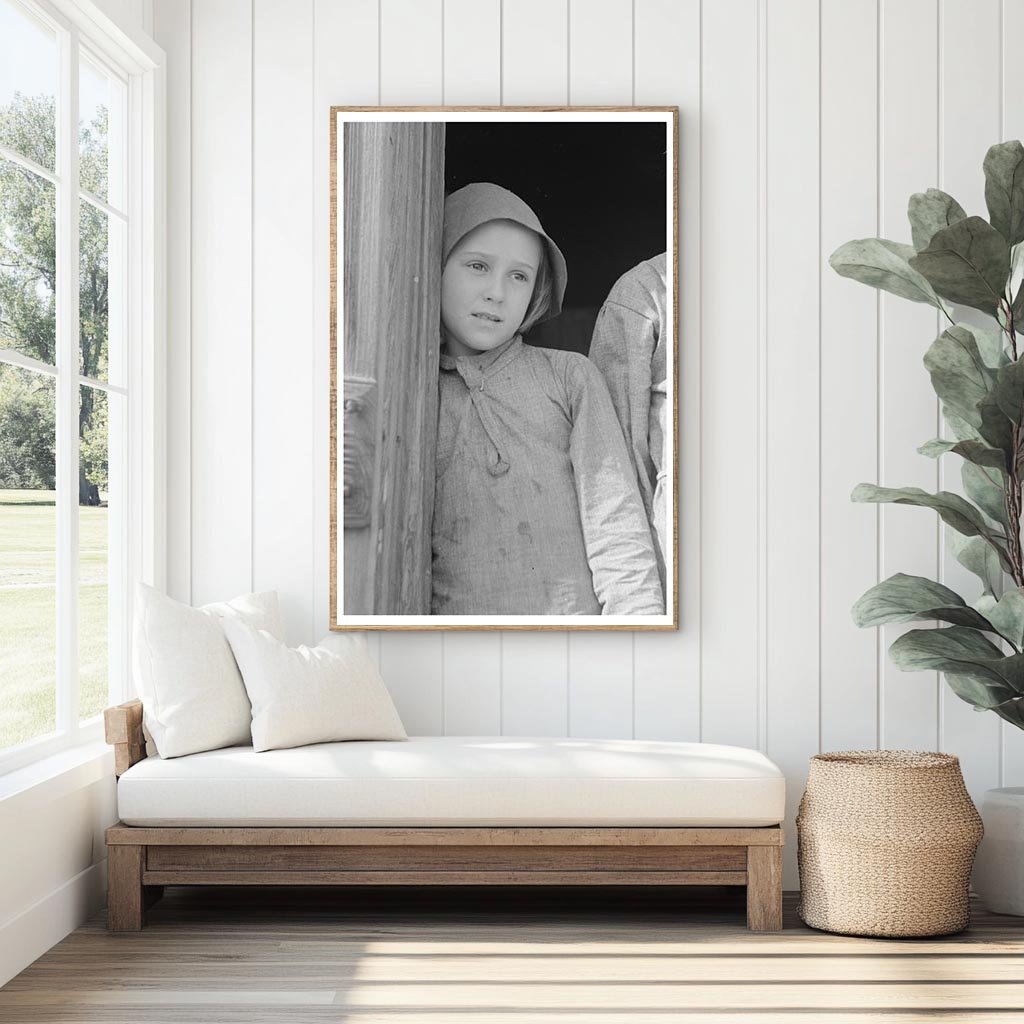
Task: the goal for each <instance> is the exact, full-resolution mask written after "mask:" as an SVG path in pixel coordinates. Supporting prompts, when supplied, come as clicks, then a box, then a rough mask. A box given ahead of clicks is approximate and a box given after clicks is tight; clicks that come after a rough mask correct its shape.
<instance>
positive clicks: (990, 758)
mask: <svg viewBox="0 0 1024 1024" xmlns="http://www.w3.org/2000/svg"><path fill="white" fill-rule="evenodd" d="M999 8H1000V0H942V3H941V4H940V7H939V16H940V22H939V45H940V54H939V75H940V86H939V89H940V92H939V97H940V99H939V119H940V120H939V132H940V143H941V152H940V161H941V163H940V166H939V179H938V185H939V187H940V188H942V189H944V190H945V191H947V192H949V193H950V195H952V196H955V197H956V198H957V200H959V202H960V203H961V205H962V206H963V207H964V209H965V210H967V211H968V212H969V213H972V214H981V215H982V216H985V215H986V209H985V185H984V182H985V179H984V175H983V173H982V168H981V164H982V160H983V158H984V156H985V151H986V150H987V149H988V147H989V146H990V145H991V144H992V143H993V142H994V141H995V140H996V139H997V138H998V137H999V90H1000V81H999V61H998V60H997V59H993V58H994V57H996V55H997V52H998V39H999V13H1000V11H999ZM964 67H970V68H971V69H972V70H971V74H970V75H964V74H963V68H964ZM956 318H957V319H958V320H964V321H972V322H975V323H978V324H979V325H982V326H988V327H990V328H993V329H994V328H995V322H994V321H993V320H991V319H990V318H988V317H985V316H984V315H983V314H980V313H977V312H975V311H974V310H965V309H958V310H957V312H956ZM943 326H944V325H943ZM925 380H927V378H925ZM960 466H961V460H960V459H959V458H958V457H957V456H955V455H952V456H951V455H946V456H943V457H942V458H941V459H940V461H939V474H940V476H939V485H940V487H941V488H942V489H943V490H948V491H955V492H957V493H961V494H962V493H963V487H962V485H961V480H960ZM940 530H941V532H942V533H943V534H946V533H948V532H949V528H948V527H946V526H944V525H940ZM945 541H946V538H945V536H944V537H943V544H942V545H941V547H940V553H941V555H942V559H943V560H942V575H941V576H940V577H939V579H940V580H942V582H944V583H945V584H946V585H947V586H949V587H952V588H953V590H955V591H956V592H957V593H958V594H962V595H963V596H964V597H965V598H966V599H967V600H968V601H973V600H974V599H975V598H976V597H977V596H978V595H979V594H980V593H981V587H980V585H979V583H978V579H977V577H976V576H974V575H972V574H971V573H969V572H968V571H967V570H966V569H964V568H963V566H961V565H960V563H959V562H957V561H956V559H955V558H954V557H953V555H952V553H951V552H950V551H949V549H948V546H947V543H945ZM940 696H941V701H942V734H941V736H940V737H939V742H940V744H941V748H940V749H942V750H949V751H954V752H955V753H956V754H957V755H958V756H959V758H960V763H961V765H962V767H963V771H964V777H965V778H966V779H967V784H968V788H969V789H970V790H971V793H972V795H973V796H974V797H975V798H976V799H977V798H978V797H979V796H980V795H981V793H983V792H984V791H985V790H986V789H989V788H991V787H993V786H997V785H999V770H1000V756H999V735H1000V728H999V718H998V717H997V716H996V715H993V714H984V715H979V714H978V712H976V711H975V710H974V709H973V708H972V707H971V706H970V705H969V704H966V703H964V701H962V700H960V698H959V697H957V696H956V694H954V693H953V691H952V690H950V688H949V687H948V686H947V685H945V682H943V684H942V687H941V689H940Z"/></svg>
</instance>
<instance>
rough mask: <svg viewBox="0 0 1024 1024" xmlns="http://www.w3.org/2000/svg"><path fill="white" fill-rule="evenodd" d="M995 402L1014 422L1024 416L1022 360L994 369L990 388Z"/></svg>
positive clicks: (1023, 371)
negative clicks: (994, 378) (991, 387)
mask: <svg viewBox="0 0 1024 1024" xmlns="http://www.w3.org/2000/svg"><path fill="white" fill-rule="evenodd" d="M992 394H993V395H994V396H995V400H996V403H997V404H998V406H999V408H1000V409H1001V410H1002V411H1003V413H1005V415H1006V416H1007V417H1009V418H1010V419H1011V420H1013V422H1014V423H1020V422H1021V420H1022V418H1024V360H1021V359H1018V360H1017V362H1015V363H1010V365H1009V366H1004V367H1003V368H1002V369H1001V370H997V371H996V380H995V387H994V388H993V389H992Z"/></svg>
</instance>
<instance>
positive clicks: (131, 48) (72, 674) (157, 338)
mask: <svg viewBox="0 0 1024 1024" xmlns="http://www.w3.org/2000/svg"><path fill="white" fill-rule="evenodd" d="M14 2H15V3H17V4H19V5H20V6H22V7H24V8H25V9H26V10H28V11H29V12H30V13H31V14H32V15H33V16H34V17H36V18H38V19H40V20H41V21H43V22H44V23H46V24H47V25H48V26H49V27H50V28H51V29H53V30H54V31H55V32H56V35H57V48H58V61H59V64H58V94H57V111H58V113H57V132H58V137H57V160H56V166H55V168H54V171H53V172H50V171H47V170H46V169H45V168H40V167H37V166H36V165H35V164H34V163H33V162H32V161H30V160H26V159H25V158H24V157H21V156H20V155H19V154H16V153H12V152H11V151H10V150H8V149H6V148H5V147H0V156H3V157H4V158H5V159H8V160H13V161H14V162H16V163H20V164H21V165H22V166H25V167H27V168H28V169H29V170H31V171H33V172H34V173H37V174H39V173H42V176H43V177H45V178H47V179H48V180H50V181H53V182H54V184H55V187H56V204H57V206H56V224H57V281H58V288H57V295H56V312H57V318H56V320H57V322H56V335H57V337H56V363H55V365H54V366H50V365H48V364H45V363H42V362H40V361H38V360H35V359H32V358H30V357H27V356H21V355H19V354H16V353H12V352H7V353H5V355H4V356H3V357H0V361H2V362H4V363H8V364H10V365H14V366H21V367H24V368H25V369H29V370H32V371H33V372H37V373H44V374H47V375H49V376H51V377H54V378H55V379H56V404H57V409H56V412H57V416H56V420H57V426H56V452H57V476H56V483H57V587H56V592H57V636H56V641H57V643H56V646H57V672H56V680H55V686H56V694H55V696H56V732H54V733H48V734H46V735H45V736H41V737H38V738H35V739H32V740H29V741H27V742H25V743H22V744H20V745H18V746H16V747H10V748H7V749H6V750H3V751H0V775H4V774H6V773H8V772H12V771H15V770H17V769H19V768H23V767H25V766H26V765H29V764H33V763H35V762H37V761H40V760H42V759H44V758H47V757H50V756H52V755H54V754H56V753H59V752H61V751H64V750H66V749H69V748H72V747H76V746H79V745H82V744H87V743H94V742H95V741H97V740H98V739H100V738H101V737H102V734H103V723H102V716H99V717H96V718H93V719H91V720H89V721H88V722H85V723H81V722H80V721H79V707H80V700H79V699H80V689H79V671H78V669H79V664H78V663H79V646H78V618H79V616H78V601H79V580H78V565H79V543H78V522H79V506H78V466H79V443H78V429H77V419H78V401H79V390H80V388H81V387H82V386H83V385H85V386H88V387H93V388H98V389H100V390H104V391H108V392H110V393H113V394H119V395H124V399H123V401H124V402H125V403H126V406H127V409H126V415H125V424H126V435H127V436H126V437H125V438H124V441H123V445H124V447H123V451H124V459H123V470H124V487H123V489H122V507H121V509H120V515H121V516H122V528H121V537H122V544H123V549H122V552H121V556H120V558H117V557H114V556H113V553H112V552H111V555H110V557H109V561H108V585H109V587H110V590H109V594H110V602H111V603H110V605H109V610H108V621H113V620H114V616H115V615H116V617H117V619H116V621H117V623H118V628H117V629H116V630H115V631H114V636H115V637H116V639H117V643H116V649H115V646H114V645H112V646H111V647H110V649H109V652H108V658H109V661H108V666H109V668H108V672H109V676H108V678H109V680H110V687H109V699H110V703H112V704H115V703H119V702H121V701H123V700H126V699H128V698H129V697H130V696H131V695H132V694H133V693H134V687H133V685H132V681H131V621H132V604H133V593H134V590H135V584H136V583H138V582H140V581H143V582H147V583H150V584H152V585H154V586H157V587H160V588H162V587H163V586H164V583H165V569H166V567H165V561H166V559H165V551H166V537H165V532H166V526H165V523H166V518H165V513H164V499H165V476H166V469H165V467H166V450H165V447H166V429H165V423H164V416H165V412H164V410H165V407H166V396H165V394H164V381H165V376H166V375H165V372H164V370H165V328H164V310H165V306H166V297H165V291H166V282H165V256H164V240H165V235H166V210H165V178H164V158H165V145H166V144H165V137H166V127H165V126H166V109H165V108H166V83H165V57H164V54H163V51H162V50H161V49H160V48H159V47H158V46H157V45H156V44H155V43H153V41H152V40H150V39H148V38H146V37H145V36H143V35H141V34H140V33H136V32H132V31H129V30H126V29H124V28H122V27H119V26H118V25H116V24H115V23H114V22H113V21H112V20H111V19H110V18H108V17H107V16H106V15H104V14H103V13H102V12H101V11H100V10H99V9H98V8H97V7H96V6H95V5H94V4H93V3H91V2H90V0H14ZM83 49H84V50H86V51H87V52H88V55H89V57H90V58H91V59H93V60H98V61H99V62H101V63H102V65H104V66H105V68H106V69H107V70H108V72H109V73H111V74H114V75H116V76H117V77H118V78H120V79H121V80H122V81H123V82H124V84H125V86H126V121H125V136H126V137H125V146H124V155H125V162H126V167H125V196H124V204H123V209H122V210H121V213H122V214H123V215H124V216H125V218H126V250H125V270H126V281H125V292H126V307H127V308H126V309H125V311H124V331H123V334H124V338H123V341H124V344H125V347H126V352H125V353H124V366H125V377H124V380H123V381H121V382H118V383H116V384H111V383H107V382H104V381H98V380H96V379H94V378H89V377H84V376H82V375H81V374H80V372H79V365H78V361H79V345H80V339H79V318H78V263H79V252H78V245H79V216H78V213H79V206H80V204H81V202H83V201H86V200H81V199H80V193H81V187H80V182H79V173H78V161H79V143H78V126H79V110H78V84H79V54H80V52H81V51H82V50H83ZM69 115H70V116H69ZM94 205H95V204H94ZM109 207H112V204H100V206H99V208H100V209H104V208H107V209H106V211H105V212H106V213H107V216H108V217H109V216H112V213H111V212H110V209H109ZM115 569H119V572H118V580H117V585H116V586H115V585H114V580H113V578H111V576H110V575H109V574H110V573H112V572H113V571H114V570H115ZM118 597H120V598H121V604H120V607H115V600H116V599H117V598H118Z"/></svg>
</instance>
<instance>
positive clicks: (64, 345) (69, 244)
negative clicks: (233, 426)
mask: <svg viewBox="0 0 1024 1024" xmlns="http://www.w3.org/2000/svg"><path fill="white" fill-rule="evenodd" d="M59 38H60V48H61V55H60V97H59V99H58V102H57V176H58V178H59V179H60V182H61V184H60V185H58V188H57V729H58V731H60V732H63V733H65V734H73V733H75V732H77V731H78V706H79V695H78V346H79V341H78V327H79V325H78V38H77V33H76V32H75V31H74V29H72V30H71V31H61V32H60V35H59Z"/></svg>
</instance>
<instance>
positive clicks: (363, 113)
mask: <svg viewBox="0 0 1024 1024" xmlns="http://www.w3.org/2000/svg"><path fill="white" fill-rule="evenodd" d="M331 117H332V135H331V142H332V144H331V395H332V400H331V464H332V465H331V469H332V475H333V480H332V487H331V497H332V510H331V512H332V514H331V562H332V564H331V586H332V600H331V607H332V610H333V612H332V614H333V621H332V628H334V629H375V628H379V629H396V628H398V629H401V628H407V629H430V628H448V629H460V628H461V629H481V628H483V629H486V628H500V629H516V628H525V629H536V628H541V627H548V628H557V629H573V628H584V629H614V628H620V629H674V628H676V627H677V625H678V614H677V609H678V594H677V561H678V559H677V550H678V538H677V536H676V528H675V524H676V522H677V520H678V515H677V512H678V510H677V507H676V502H677V481H676V473H675V470H674V467H675V466H676V461H677V460H676V455H675V453H676V450H677V446H678V437H677V426H676V425H677V419H678V416H677V414H678V409H677V400H676V394H677V381H676V366H677V361H678V345H679V339H678V332H677V327H676V324H677V311H676V307H677V294H678V290H677V278H678V261H677V255H676V254H677V251H678V239H677V237H676V234H677V231H676V224H677V216H676V206H677V192H678V189H677V180H678V173H677V161H678V152H677V149H678V147H677V142H676V139H677V120H678V112H677V110H676V109H675V108H623V109H611V108H595V109H589V110H587V109H571V110H570V109H564V110H558V109H551V108H545V109H530V108H521V109H509V108H503V109H501V110H496V109H487V108H477V109H452V108H435V109H425V108H408V109H392V110H382V109H380V108H373V109H372V110H367V109H359V108H333V109H332V111H331Z"/></svg>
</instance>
